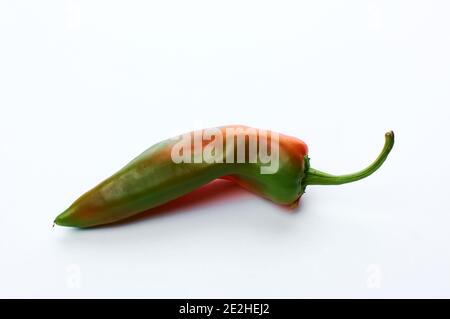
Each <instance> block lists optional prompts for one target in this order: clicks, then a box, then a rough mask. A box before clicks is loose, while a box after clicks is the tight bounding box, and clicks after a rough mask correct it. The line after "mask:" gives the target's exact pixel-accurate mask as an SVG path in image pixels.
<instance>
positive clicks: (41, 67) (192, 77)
mask: <svg viewBox="0 0 450 319" xmlns="http://www.w3.org/2000/svg"><path fill="white" fill-rule="evenodd" d="M449 12H450V3H449V2H448V1H444V0H442V1H429V0H427V1H406V0H405V1H387V0H386V1H375V0H371V1H360V0H358V1H356V0H355V1H292V2H288V1H242V0H240V1H220V2H219V1H154V2H150V1H80V0H71V1H70V0H65V1H56V0H55V1H1V2H0V111H1V113H0V164H1V166H0V167H1V178H0V194H1V201H0V297H152V298H170V297H178V298H184V297H191V298H195V297H197V298H202V297H204V298H216V297H255V298H256V297H267V298H281V297H284V298H294V297H295V298H299V297H344V298H346V297H362V298H369V297H450V249H449V244H450V232H449V227H450V204H449V200H450V198H449V185H448V182H449V181H450V176H449V169H448V163H449V152H448V146H449V143H448V137H449V136H450V129H449V127H448V123H449V115H450V113H449V107H450V90H449V89H450V58H449V57H450V19H449V18H448V16H449ZM234 123H239V124H246V125H250V126H254V127H260V128H268V129H273V130H276V131H279V132H282V133H285V134H290V135H294V136H297V137H299V138H301V139H303V140H304V141H305V142H307V143H308V145H309V147H310V157H311V163H312V166H313V167H315V168H317V169H320V170H324V171H328V172H331V173H347V172H352V171H355V170H358V169H360V168H362V167H364V166H366V165H367V164H369V163H370V162H371V161H372V160H373V159H374V158H375V157H376V156H377V154H378V152H379V150H380V149H381V147H382V144H383V134H384V132H385V131H387V130H389V129H393V130H394V131H395V133H396V145H395V147H394V149H393V152H392V154H391V156H390V157H389V158H388V160H387V161H386V163H385V165H384V166H383V167H382V168H381V169H380V170H379V171H378V172H377V173H376V174H374V175H373V176H371V177H370V178H367V179H365V180H364V181H360V182H358V183H354V184H349V185H343V186H340V187H337V186H334V187H325V186H323V187H320V186H316V187H314V186H311V187H309V188H308V189H307V193H306V194H305V196H304V197H303V198H302V203H301V207H300V208H299V209H298V211H297V212H296V213H289V212H288V211H286V209H284V208H281V207H279V206H277V205H275V204H273V203H271V202H268V201H266V200H263V199H260V198H258V197H256V196H255V195H253V194H250V193H247V192H246V191H243V190H240V189H239V188H237V187H234V186H231V185H230V184H226V183H225V184H224V183H220V184H214V185H213V186H212V187H210V188H209V190H207V191H206V192H205V191H203V192H200V193H197V195H195V194H194V196H193V198H192V200H191V201H186V202H185V203H184V204H183V205H178V206H176V207H175V208H172V209H168V210H167V211H168V213H167V214H163V215H161V216H157V217H153V218H152V217H146V218H141V219H139V220H136V221H133V222H129V223H126V224H121V225H117V226H111V227H103V228H98V229H92V230H77V229H70V228H63V227H55V228H52V222H53V219H54V217H55V216H56V215H57V214H58V213H60V212H61V211H62V210H64V209H65V208H66V207H67V206H69V205H70V204H71V202H72V201H73V200H75V199H76V198H77V197H78V196H79V195H81V194H82V193H83V192H85V191H86V190H88V189H89V188H91V187H92V186H94V185H96V184H97V183H98V182H100V181H101V180H103V179H104V178H105V177H108V176H109V175H111V174H112V173H114V172H115V171H116V170H118V169H119V168H121V167H122V166H123V165H124V164H126V163H127V162H128V161H129V160H131V159H132V158H133V157H134V156H136V155H138V154H139V153H140V152H142V151H143V150H145V149H146V148H147V147H149V146H151V145H152V144H154V143H156V142H158V141H160V140H163V139H165V138H168V137H171V136H174V135H177V134H180V133H184V132H186V131H191V130H193V129H199V128H202V127H211V126H216V125H224V124H234ZM229 195H233V196H229Z"/></svg>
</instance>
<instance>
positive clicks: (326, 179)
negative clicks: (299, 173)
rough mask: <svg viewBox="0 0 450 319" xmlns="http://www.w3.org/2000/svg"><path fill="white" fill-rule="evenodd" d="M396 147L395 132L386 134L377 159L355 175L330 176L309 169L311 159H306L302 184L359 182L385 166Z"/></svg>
mask: <svg viewBox="0 0 450 319" xmlns="http://www.w3.org/2000/svg"><path fill="white" fill-rule="evenodd" d="M393 146H394V132H392V131H390V132H387V133H386V134H385V142H384V147H383V149H382V151H381V153H380V155H378V157H377V159H376V160H375V161H374V162H373V163H372V164H371V165H369V166H368V167H367V168H365V169H363V170H361V171H359V172H356V173H353V174H346V175H338V176H336V175H330V174H327V173H324V172H321V171H318V170H316V169H314V168H310V167H309V159H306V171H305V177H304V179H303V182H302V184H303V185H304V186H306V185H341V184H346V183H351V182H355V181H358V180H360V179H363V178H365V177H367V176H369V175H371V174H372V173H374V172H375V171H376V170H377V169H378V168H380V166H381V165H382V164H383V162H384V161H385V160H386V158H387V156H388V155H389V152H390V151H391V150H392V147H393Z"/></svg>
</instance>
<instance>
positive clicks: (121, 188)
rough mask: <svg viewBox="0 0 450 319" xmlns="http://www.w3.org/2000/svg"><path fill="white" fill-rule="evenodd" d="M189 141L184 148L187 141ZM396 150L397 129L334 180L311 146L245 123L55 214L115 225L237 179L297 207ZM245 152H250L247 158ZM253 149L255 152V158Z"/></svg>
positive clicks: (132, 171) (144, 160)
mask: <svg viewBox="0 0 450 319" xmlns="http://www.w3.org/2000/svg"><path fill="white" fill-rule="evenodd" d="M228 130H229V131H233V130H234V132H235V135H234V136H233V135H232V136H231V137H232V138H230V139H226V141H225V142H223V143H220V138H223V137H226V136H228V135H227V134H228ZM205 132H207V134H205ZM211 132H212V133H211ZM186 136H187V137H186ZM199 137H200V138H199ZM183 140H184V142H185V143H184V144H181V142H182V141H183ZM255 140H256V141H257V143H256V147H255ZM192 141H193V142H192ZM186 143H187V144H186ZM189 143H191V144H189ZM183 145H184V148H183ZM393 145H394V133H393V132H392V131H391V132H388V133H386V135H385V145H384V148H383V150H382V151H381V153H380V155H379V156H378V158H377V159H376V160H375V161H374V162H373V163H372V164H371V165H370V166H368V167H367V168H365V169H364V170H362V171H359V172H356V173H353V174H348V175H341V176H335V175H330V174H327V173H323V172H321V171H318V170H315V169H313V168H311V167H310V165H309V157H308V147H307V146H306V144H305V143H304V142H303V141H301V140H299V139H297V138H295V137H291V136H286V135H282V134H277V133H274V132H270V131H262V130H256V129H252V128H248V127H243V126H226V127H221V128H217V129H209V130H203V131H196V132H191V133H188V134H187V135H183V136H182V137H179V138H172V139H168V140H165V141H162V142H160V143H158V144H156V145H154V146H152V147H150V148H149V149H148V150H147V151H145V152H144V153H142V154H141V155H139V156H138V157H137V158H135V159H134V160H132V161H131V162H130V163H129V164H128V165H126V166H125V167H124V168H122V169H121V170H120V171H118V172H117V173H116V174H114V175H113V176H111V177H109V178H108V179H106V180H105V181H103V182H102V183H100V184H99V185H97V186H96V187H95V188H93V189H91V190H90V191H88V192H87V193H85V194H84V195H82V196H81V197H80V198H79V199H77V200H76V201H75V202H74V203H73V204H72V205H71V206H70V207H69V208H68V209H67V210H66V211H64V212H63V213H62V214H60V215H59V216H57V217H56V219H55V223H56V224H58V225H61V226H73V227H92V226H97V225H102V224H108V223H113V222H116V221H119V220H122V219H125V218H128V217H131V216H133V215H135V214H138V213H140V212H143V211H146V210H148V209H151V208H154V207H157V206H159V205H162V204H164V203H167V202H169V201H171V200H173V199H175V198H178V197H180V196H182V195H184V194H187V193H189V192H191V191H193V190H195V189H196V188H199V187H200V186H202V185H205V184H207V183H209V182H211V181H212V180H214V179H217V178H224V179H228V180H232V181H233V182H235V183H237V184H238V185H240V186H242V187H244V188H246V189H248V190H250V191H252V192H254V193H256V194H258V195H261V196H263V197H265V198H267V199H269V200H271V201H273V202H275V203H277V204H282V205H290V206H295V205H297V204H298V201H299V199H300V197H301V196H302V194H303V193H304V192H305V188H306V186H307V185H339V184H345V183H350V182H354V181H357V180H360V179H362V178H365V177H367V176H369V175H371V174H372V173H373V172H375V171H376V170H377V169H378V168H379V167H380V166H381V165H382V164H383V162H384V161H385V160H386V158H387V156H388V154H389V152H390V151H391V149H392V147H393ZM198 146H200V150H201V151H202V152H203V153H202V152H199V151H198ZM213 146H214V147H213ZM196 147H197V148H196ZM239 147H244V148H245V150H246V153H245V154H244V155H243V154H242V152H240V150H241V149H240V148H239ZM251 150H253V153H255V151H256V153H255V154H250V153H251V152H250V151H251ZM207 155H208V156H209V157H208V156H207ZM275 155H277V156H275ZM270 160H272V162H270ZM275 161H276V162H277V163H274V162H275ZM270 165H272V167H271V166H270Z"/></svg>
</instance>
